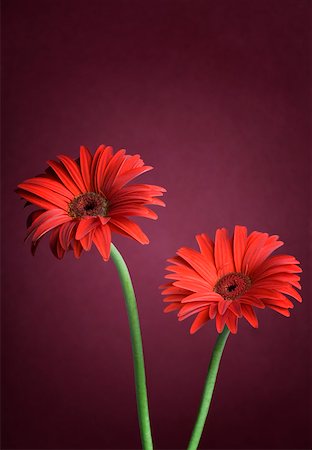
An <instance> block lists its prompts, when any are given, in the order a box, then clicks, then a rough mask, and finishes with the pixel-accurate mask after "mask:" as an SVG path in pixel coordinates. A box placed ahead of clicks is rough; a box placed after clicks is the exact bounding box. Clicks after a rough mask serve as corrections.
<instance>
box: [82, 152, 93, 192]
mask: <svg viewBox="0 0 312 450" xmlns="http://www.w3.org/2000/svg"><path fill="white" fill-rule="evenodd" d="M91 163H92V155H91V153H90V151H89V150H88V149H87V147H84V146H83V145H82V146H81V147H80V170H81V175H82V178H83V181H84V184H85V186H86V188H87V191H91V190H92V188H91Z"/></svg>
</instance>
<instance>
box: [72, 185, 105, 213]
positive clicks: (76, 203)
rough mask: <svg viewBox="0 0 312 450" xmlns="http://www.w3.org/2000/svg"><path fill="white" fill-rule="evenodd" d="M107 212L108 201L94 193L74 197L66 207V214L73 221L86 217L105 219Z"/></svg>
mask: <svg viewBox="0 0 312 450" xmlns="http://www.w3.org/2000/svg"><path fill="white" fill-rule="evenodd" d="M107 211H108V201H107V200H106V198H104V197H102V195H100V194H97V193H95V192H87V193H86V194H81V195H79V196H78V197H75V198H74V200H72V201H71V202H70V204H69V207H68V214H69V215H70V216H71V217H74V218H75V219H77V218H81V217H86V216H102V217H105V216H106V214H107Z"/></svg>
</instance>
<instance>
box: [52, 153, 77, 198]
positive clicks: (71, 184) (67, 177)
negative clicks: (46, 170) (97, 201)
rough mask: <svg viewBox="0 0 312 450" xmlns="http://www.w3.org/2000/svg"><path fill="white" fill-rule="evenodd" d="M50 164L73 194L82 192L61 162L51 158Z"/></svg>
mask: <svg viewBox="0 0 312 450" xmlns="http://www.w3.org/2000/svg"><path fill="white" fill-rule="evenodd" d="M48 164H49V166H50V167H51V168H52V169H53V170H54V172H55V173H56V175H57V176H58V177H59V179H60V180H61V181H62V182H63V183H64V185H65V186H66V187H67V189H68V190H69V191H70V192H71V193H72V194H74V195H75V196H76V195H79V194H81V191H80V190H79V189H78V187H77V185H76V184H75V183H74V182H73V180H72V178H71V177H70V175H69V174H68V172H67V171H66V170H65V169H64V167H63V166H62V164H61V163H59V162H57V161H51V160H49V161H48Z"/></svg>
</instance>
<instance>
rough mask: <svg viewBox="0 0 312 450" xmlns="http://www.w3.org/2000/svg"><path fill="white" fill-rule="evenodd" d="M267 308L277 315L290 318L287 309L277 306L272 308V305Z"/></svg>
mask: <svg viewBox="0 0 312 450" xmlns="http://www.w3.org/2000/svg"><path fill="white" fill-rule="evenodd" d="M269 308H271V309H273V310H274V311H277V312H278V313H280V314H282V315H283V316H285V317H289V316H290V312H289V311H288V309H285V308H280V307H279V306H272V305H269Z"/></svg>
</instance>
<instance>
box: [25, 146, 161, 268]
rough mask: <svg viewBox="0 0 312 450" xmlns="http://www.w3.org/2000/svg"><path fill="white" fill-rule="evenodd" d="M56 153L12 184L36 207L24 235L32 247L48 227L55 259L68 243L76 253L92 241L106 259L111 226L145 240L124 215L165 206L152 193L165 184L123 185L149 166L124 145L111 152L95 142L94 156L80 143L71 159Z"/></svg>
mask: <svg viewBox="0 0 312 450" xmlns="http://www.w3.org/2000/svg"><path fill="white" fill-rule="evenodd" d="M58 159H59V161H48V164H49V166H50V167H49V168H48V169H47V170H46V173H45V174H43V175H39V176H37V177H34V178H30V179H28V180H26V181H24V182H23V183H21V184H19V185H18V189H17V192H18V194H19V195H20V196H21V197H23V198H24V199H25V200H26V201H27V202H29V203H31V204H33V205H36V206H37V207H39V208H40V209H38V210H36V211H33V212H32V213H31V214H30V216H29V218H28V230H27V237H29V236H32V252H33V253H34V252H35V250H36V248H37V245H38V242H39V241H40V239H41V238H42V237H43V236H44V235H45V234H46V233H48V232H49V231H51V236H50V247H51V250H52V252H53V253H54V255H55V256H56V257H57V258H59V259H60V258H62V257H63V256H64V254H65V252H66V251H67V250H68V249H70V248H72V249H73V251H74V254H75V256H76V257H77V258H79V257H80V255H81V252H82V251H83V250H85V251H88V250H90V248H91V246H92V243H94V244H95V245H96V247H97V248H98V250H99V252H100V253H101V255H102V256H103V258H104V260H106V261H107V260H108V259H109V254H110V244H111V233H112V232H117V233H119V234H122V235H124V236H127V237H131V238H133V239H135V240H136V241H138V242H140V243H141V244H148V242H149V240H148V238H147V236H146V235H145V234H144V233H143V231H142V230H141V228H140V227H139V226H138V225H137V224H136V223H134V222H133V221H132V220H131V219H129V217H131V216H140V217H146V218H149V219H157V215H156V214H155V213H154V211H152V210H151V209H149V208H148V207H146V205H158V206H165V204H164V202H163V201H162V200H160V199H158V198H157V197H160V196H162V195H163V193H164V192H165V189H164V188H162V187H160V186H154V185H149V184H135V185H134V184H133V185H128V183H129V182H130V181H132V180H133V179H134V178H136V177H137V176H139V175H141V174H143V173H144V172H147V171H149V170H151V169H152V167H151V166H145V165H144V162H143V160H142V159H141V158H140V155H134V156H130V155H127V154H126V152H125V150H119V151H118V152H116V153H115V154H113V149H112V147H109V146H107V147H106V146H105V145H101V146H100V147H99V148H98V149H97V150H96V152H95V154H94V156H92V155H91V153H90V152H89V150H88V149H87V148H86V147H83V146H82V147H81V148H80V158H79V159H78V160H77V161H75V160H73V159H72V158H70V157H69V156H65V155H60V156H58Z"/></svg>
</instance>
